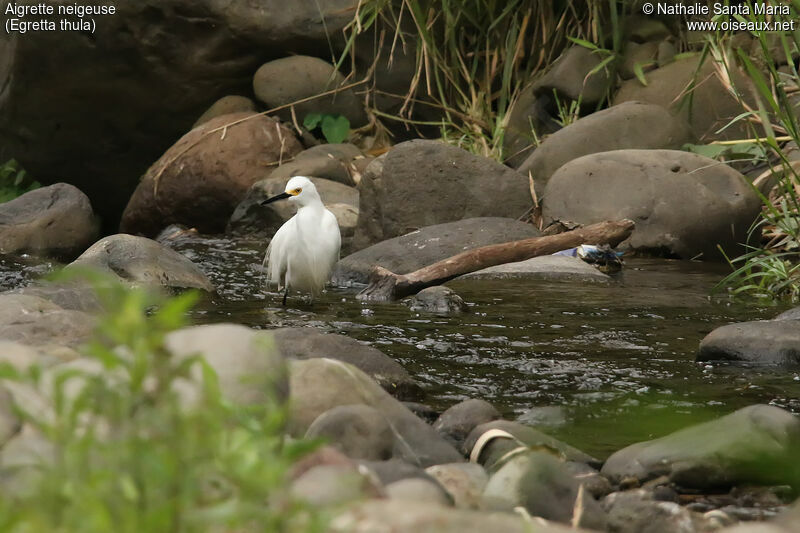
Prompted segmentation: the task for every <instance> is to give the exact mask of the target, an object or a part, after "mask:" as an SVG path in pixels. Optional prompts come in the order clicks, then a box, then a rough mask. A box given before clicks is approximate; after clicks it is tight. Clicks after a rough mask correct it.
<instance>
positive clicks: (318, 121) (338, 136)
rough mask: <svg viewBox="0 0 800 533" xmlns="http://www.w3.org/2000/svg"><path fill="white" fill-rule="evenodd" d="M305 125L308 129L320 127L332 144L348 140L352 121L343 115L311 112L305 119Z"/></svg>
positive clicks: (312, 129)
mask: <svg viewBox="0 0 800 533" xmlns="http://www.w3.org/2000/svg"><path fill="white" fill-rule="evenodd" d="M303 127H304V128H306V129H307V130H308V131H314V130H315V129H316V128H320V130H321V131H322V135H323V136H324V137H325V140H326V141H328V142H329V143H331V144H336V143H342V142H344V141H346V140H347V136H348V135H349V134H350V121H349V120H347V117H345V116H342V115H329V114H324V115H323V114H321V113H309V114H308V115H306V116H305V118H304V119H303Z"/></svg>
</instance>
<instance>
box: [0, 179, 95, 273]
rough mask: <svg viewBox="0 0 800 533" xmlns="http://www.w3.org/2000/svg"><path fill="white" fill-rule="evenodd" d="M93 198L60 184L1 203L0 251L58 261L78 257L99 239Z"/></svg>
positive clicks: (72, 187) (74, 188) (70, 186)
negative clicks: (91, 202) (53, 258)
mask: <svg viewBox="0 0 800 533" xmlns="http://www.w3.org/2000/svg"><path fill="white" fill-rule="evenodd" d="M97 230H98V223H97V220H96V219H95V216H94V212H93V211H92V205H91V204H90V203H89V198H87V197H86V195H85V194H83V193H82V192H81V191H79V190H78V189H77V188H76V187H74V186H72V185H68V184H66V183H56V184H55V185H51V186H49V187H42V188H40V189H35V190H33V191H30V192H27V193H25V194H23V195H22V196H19V197H18V198H15V199H13V200H10V201H8V202H5V203H2V204H0V252H2V253H5V254H21V253H30V254H34V255H44V256H50V257H57V258H67V259H73V258H75V257H77V255H78V254H80V253H81V252H82V251H83V250H85V249H86V247H87V246H89V245H90V244H91V243H92V242H94V240H95V239H96V238H97Z"/></svg>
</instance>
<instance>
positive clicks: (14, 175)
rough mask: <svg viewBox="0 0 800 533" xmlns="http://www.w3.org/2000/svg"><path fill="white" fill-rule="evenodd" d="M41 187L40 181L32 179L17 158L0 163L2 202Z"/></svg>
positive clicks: (0, 198)
mask: <svg viewBox="0 0 800 533" xmlns="http://www.w3.org/2000/svg"><path fill="white" fill-rule="evenodd" d="M39 187H41V185H40V184H39V182H38V181H34V180H31V179H30V177H29V176H28V174H27V173H26V172H25V169H23V168H22V167H21V166H20V164H19V163H18V162H17V161H16V160H15V159H9V160H8V161H6V162H5V163H3V164H2V165H0V203H3V202H7V201H9V200H13V199H14V198H16V197H17V196H20V195H22V194H25V193H26V192H28V191H32V190H33V189H38V188H39Z"/></svg>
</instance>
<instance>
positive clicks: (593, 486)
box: [564, 461, 612, 498]
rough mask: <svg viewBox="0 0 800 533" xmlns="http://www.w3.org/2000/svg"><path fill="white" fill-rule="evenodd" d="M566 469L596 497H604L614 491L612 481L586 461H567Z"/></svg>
mask: <svg viewBox="0 0 800 533" xmlns="http://www.w3.org/2000/svg"><path fill="white" fill-rule="evenodd" d="M564 470H565V471H566V472H568V473H569V474H570V475H571V476H572V477H573V478H575V481H577V482H578V483H579V484H581V485H583V487H584V488H585V489H586V490H587V491H588V492H589V494H591V495H592V496H594V497H595V498H602V497H603V496H605V495H606V494H609V493H610V492H611V491H612V487H611V482H610V481H609V480H608V479H607V478H605V477H604V476H602V475H601V474H600V472H598V471H597V470H595V469H594V468H592V467H591V466H589V465H587V464H586V463H576V462H574V461H567V462H565V463H564Z"/></svg>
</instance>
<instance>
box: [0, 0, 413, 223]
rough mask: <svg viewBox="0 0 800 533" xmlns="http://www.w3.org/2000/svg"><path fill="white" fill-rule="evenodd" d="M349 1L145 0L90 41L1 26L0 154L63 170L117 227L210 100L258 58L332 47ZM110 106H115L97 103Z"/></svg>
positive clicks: (55, 172) (236, 90)
mask: <svg viewBox="0 0 800 533" xmlns="http://www.w3.org/2000/svg"><path fill="white" fill-rule="evenodd" d="M75 3H77V5H78V6H79V7H80V6H87V5H93V2H90V1H88V0H77V1H76V2H71V4H70V5H72V4H75ZM357 5H358V1H357V0H319V1H313V2H311V1H304V2H290V3H287V2H286V1H285V0H264V1H263V2H262V1H259V2H257V3H254V2H251V1H250V0H231V1H219V0H197V1H186V0H142V1H137V2H120V3H118V4H117V5H116V9H117V13H116V15H114V16H111V17H105V18H104V19H103V21H102V24H100V21H99V20H98V24H97V31H96V32H94V33H93V34H92V38H91V39H89V38H87V36H86V34H85V33H81V32H61V31H56V32H43V33H41V34H39V35H38V38H36V39H30V38H28V37H30V36H29V35H11V36H8V35H5V34H4V41H3V45H2V48H3V51H2V54H0V56H1V57H2V59H1V60H0V86H2V87H4V92H3V98H2V100H1V101H0V147H2V148H0V156H2V157H0V160H2V161H5V160H7V159H9V158H11V157H15V158H17V159H18V160H19V161H20V162H21V163H22V165H23V167H24V168H26V169H27V170H28V171H29V172H30V173H31V175H33V176H36V178H37V179H38V180H39V181H40V182H42V183H47V184H50V183H54V182H57V181H64V180H65V178H66V177H69V182H70V183H72V184H73V185H76V186H77V187H79V188H80V189H81V190H82V191H84V192H85V193H86V194H87V195H88V196H89V198H90V199H91V200H92V202H93V204H94V207H95V210H96V211H97V212H98V213H99V214H100V215H102V217H103V218H104V221H105V222H106V224H107V229H109V230H110V229H111V228H115V227H116V224H117V221H118V219H119V213H121V212H122V209H123V208H124V207H125V203H126V202H127V201H128V199H129V198H130V195H131V193H132V192H133V190H134V189H135V188H136V186H137V184H138V183H139V179H140V178H141V175H142V173H143V172H144V170H145V169H146V168H147V166H148V165H150V164H151V163H152V162H153V161H155V159H156V158H158V157H159V155H161V154H162V153H163V150H164V147H166V146H169V145H170V144H171V143H172V142H174V140H175V139H177V138H178V137H180V136H181V135H183V134H184V133H185V132H186V131H187V130H188V129H189V128H190V127H191V125H192V123H193V122H194V121H195V120H196V119H197V117H198V116H199V115H200V114H201V113H202V112H203V111H204V110H205V109H206V108H207V107H208V105H209V103H210V102H212V101H214V99H216V98H219V97H220V96H223V95H226V94H248V93H249V92H250V91H251V90H252V89H251V88H252V76H253V73H254V72H255V71H256V69H257V68H258V67H259V65H261V64H263V63H264V61H265V60H266V59H267V58H274V57H281V56H284V55H288V54H290V53H294V54H296V53H306V54H317V53H320V51H323V52H322V53H323V54H325V55H329V52H328V50H329V47H328V43H329V38H330V37H331V36H332V35H340V31H341V29H342V28H344V26H345V25H347V24H350V23H351V22H352V20H353V16H354V13H355V9H356V6H357ZM76 58H80V59H81V60H80V61H78V60H76ZM121 58H124V60H123V59H121ZM31 65H37V67H36V68H34V69H32V68H30V67H31ZM56 80H57V81H56ZM407 80H408V78H406V82H407ZM55 85H57V86H58V90H57V91H55V92H54V91H53V87H54V86H55ZM107 109H113V110H114V112H113V113H104V112H103V113H101V112H98V110H107ZM229 133H230V132H229ZM200 212H202V209H201V210H200ZM223 223H224V221H223ZM156 231H157V230H156Z"/></svg>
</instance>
